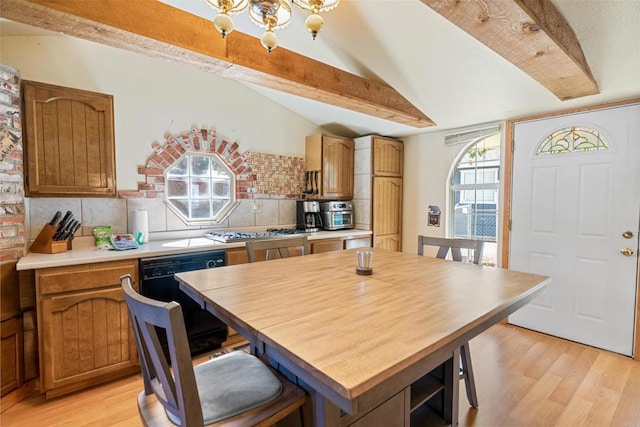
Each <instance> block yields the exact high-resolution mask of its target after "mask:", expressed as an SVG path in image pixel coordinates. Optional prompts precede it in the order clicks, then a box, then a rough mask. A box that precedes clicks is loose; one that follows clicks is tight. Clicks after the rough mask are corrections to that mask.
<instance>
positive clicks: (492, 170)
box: [448, 130, 501, 265]
mask: <svg viewBox="0 0 640 427" xmlns="http://www.w3.org/2000/svg"><path fill="white" fill-rule="evenodd" d="M500 141H501V138H500V133H499V130H494V131H492V132H487V133H485V134H484V135H482V136H479V137H475V138H473V139H470V140H469V142H468V144H467V145H466V146H465V148H463V149H462V150H461V151H460V154H459V155H458V157H457V159H456V160H455V162H454V165H453V167H452V168H451V176H450V180H449V209H448V212H449V224H450V229H449V235H450V236H452V237H458V238H465V239H478V240H484V241H485V249H484V257H483V258H484V259H483V264H489V265H496V263H497V259H496V253H497V250H496V246H497V236H498V209H499V201H500V198H499V186H500Z"/></svg>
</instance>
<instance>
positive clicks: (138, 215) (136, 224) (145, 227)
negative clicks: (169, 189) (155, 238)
mask: <svg viewBox="0 0 640 427" xmlns="http://www.w3.org/2000/svg"><path fill="white" fill-rule="evenodd" d="M129 224H130V225H131V227H130V229H131V234H133V236H134V237H136V238H137V236H138V233H139V232H140V233H142V243H149V214H148V213H147V210H146V209H140V210H136V211H132V212H131V222H130V223H129Z"/></svg>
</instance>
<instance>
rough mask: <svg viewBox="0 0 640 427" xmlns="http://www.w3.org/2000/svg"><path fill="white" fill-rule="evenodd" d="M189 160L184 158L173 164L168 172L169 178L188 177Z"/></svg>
mask: <svg viewBox="0 0 640 427" xmlns="http://www.w3.org/2000/svg"><path fill="white" fill-rule="evenodd" d="M187 166H188V164H187V158H186V157H183V158H182V159H180V160H178V161H177V162H175V163H174V164H173V166H172V167H171V169H169V170H168V172H167V176H186V175H187V172H188V171H187Z"/></svg>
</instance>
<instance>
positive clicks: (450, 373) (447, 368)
mask: <svg viewBox="0 0 640 427" xmlns="http://www.w3.org/2000/svg"><path fill="white" fill-rule="evenodd" d="M459 395H460V348H456V349H455V351H454V352H453V357H452V358H451V359H449V360H447V361H446V362H445V363H444V411H443V412H444V413H443V414H442V415H443V417H444V420H445V421H446V422H447V423H450V424H451V425H452V426H453V427H455V426H457V425H458V405H459V400H460V397H459Z"/></svg>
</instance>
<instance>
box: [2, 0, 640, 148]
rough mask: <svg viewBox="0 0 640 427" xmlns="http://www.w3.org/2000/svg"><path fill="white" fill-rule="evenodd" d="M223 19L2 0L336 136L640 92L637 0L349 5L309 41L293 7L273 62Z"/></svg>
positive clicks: (170, 7)
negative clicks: (187, 68) (214, 81)
mask: <svg viewBox="0 0 640 427" xmlns="http://www.w3.org/2000/svg"><path fill="white" fill-rule="evenodd" d="M589 6H591V7H589ZM215 14H216V13H215V12H214V11H213V10H211V9H210V8H208V6H207V5H206V4H205V2H204V0H163V2H158V1H155V0H136V1H125V0H93V1H91V2H87V1H84V0H2V2H0V15H1V16H2V17H3V18H7V19H11V20H13V21H17V22H23V23H26V24H29V25H33V26H37V27H41V28H46V29H50V30H54V31H60V32H64V33H66V34H69V35H73V36H77V37H81V38H85V39H89V40H93V41H97V42H100V43H104V44H108V45H111V46H116V47H120V48H125V49H128V50H133V51H136V52H140V53H143V54H146V55H150V56H155V57H161V58H165V59H168V60H172V61H180V62H184V63H187V64H189V65H191V66H194V67H199V68H201V69H205V70H208V71H211V72H214V73H217V74H220V75H223V76H225V77H229V78H233V79H236V80H239V81H241V82H244V83H245V84H247V85H249V86H250V87H252V88H253V89H255V90H256V91H258V92H260V93H262V94H263V95H265V96H268V97H270V98H272V99H273V100H274V101H276V102H279V103H281V104H283V105H284V106H285V107H287V108H290V109H292V110H294V111H296V112H299V113H300V114H301V115H303V116H306V117H307V118H309V119H310V120H312V121H314V122H316V123H317V124H318V125H320V126H324V127H326V128H328V129H330V130H333V131H335V132H337V133H342V134H345V133H350V134H353V135H359V134H365V133H380V134H387V135H395V136H404V135H409V134H415V133H420V132H425V131H429V130H431V129H447V128H452V127H459V126H465V125H472V124H477V123H481V122H486V121H494V120H502V119H505V118H509V117H514V116H518V115H524V114H533V113H539V112H543V111H551V110H558V109H564V108H570V107H572V106H580V105H587V104H594V103H597V102H604V101H610V100H615V99H622V98H625V97H632V96H637V95H638V94H640V30H638V26H637V25H636V23H637V22H638V20H639V19H640V2H638V1H636V0H626V1H625V0H620V1H615V2H600V1H593V2H589V1H584V0H554V1H550V0H521V1H511V0H493V1H486V0H485V1H480V0H467V1H463V2H454V1H446V0H342V2H341V4H340V6H339V7H338V8H337V9H336V10H335V11H332V12H329V13H326V14H324V18H325V28H324V30H323V31H322V32H321V33H320V34H319V36H318V39H317V40H315V41H312V40H311V37H310V36H309V35H308V33H306V31H305V30H304V28H303V21H304V17H305V13H303V12H302V11H301V10H300V9H297V10H294V21H293V23H292V24H291V25H290V27H288V28H287V29H285V30H281V31H279V32H277V34H278V36H279V38H280V47H279V48H278V49H276V50H275V51H274V52H272V53H271V54H267V53H266V52H265V51H264V50H263V48H262V47H261V46H260V43H259V40H257V37H259V36H260V34H261V32H262V30H261V29H259V28H257V27H255V26H254V25H253V24H251V23H249V22H248V17H247V16H234V21H235V23H236V28H237V31H235V32H234V33H232V34H230V35H229V36H228V37H227V38H226V39H224V40H223V39H222V38H221V37H220V36H219V35H218V34H217V33H216V32H215V29H214V28H213V25H212V23H211V19H212V18H213V17H214V16H215ZM1 30H2V27H1V26H0V31H1ZM574 31H575V32H574ZM592 70H593V72H592ZM566 100H572V101H566Z"/></svg>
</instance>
